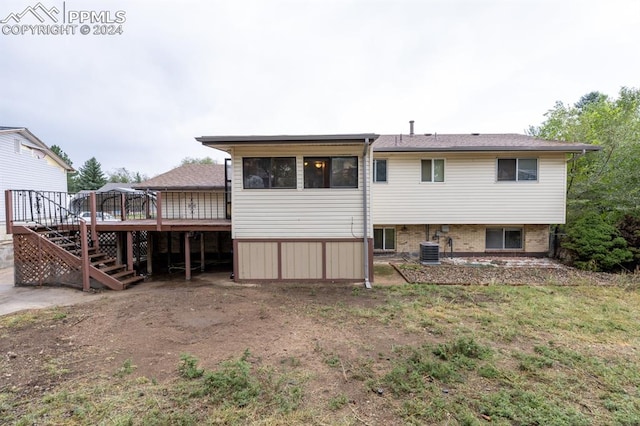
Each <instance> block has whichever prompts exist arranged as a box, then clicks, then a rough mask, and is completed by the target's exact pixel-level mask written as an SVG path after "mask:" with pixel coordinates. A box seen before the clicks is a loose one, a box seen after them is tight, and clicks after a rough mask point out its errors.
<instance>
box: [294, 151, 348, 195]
mask: <svg viewBox="0 0 640 426" xmlns="http://www.w3.org/2000/svg"><path fill="white" fill-rule="evenodd" d="M304 187H305V188H357V187H358V157H304Z"/></svg>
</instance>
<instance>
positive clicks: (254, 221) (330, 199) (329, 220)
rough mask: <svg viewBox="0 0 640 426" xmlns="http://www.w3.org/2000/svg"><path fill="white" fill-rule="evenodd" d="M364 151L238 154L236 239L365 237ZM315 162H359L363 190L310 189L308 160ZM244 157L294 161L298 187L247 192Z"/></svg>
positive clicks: (244, 149)
mask: <svg viewBox="0 0 640 426" xmlns="http://www.w3.org/2000/svg"><path fill="white" fill-rule="evenodd" d="M362 150H363V147H362V145H351V146H348V145H347V146H321V145H320V146H305V147H288V148H283V147H264V146H262V147H254V148H249V147H241V148H238V147H236V148H234V150H233V153H232V157H233V174H234V179H233V190H232V209H233V210H232V228H233V238H354V237H355V238H361V237H363V235H362V234H363V217H362V216H363V205H362V204H363V203H362V197H363V187H362V182H363V180H362V176H363V173H362V172H363V170H362ZM314 156H334V157H335V156H357V157H358V188H355V189H350V188H331V189H329V188H322V189H311V188H310V189H305V188H304V178H303V176H304V160H303V159H304V157H314ZM243 157H295V158H296V169H297V187H296V188H294V189H244V188H243V179H242V159H243ZM369 224H371V220H369ZM371 229H372V227H371V226H369V232H368V233H369V236H371V234H372V230H371Z"/></svg>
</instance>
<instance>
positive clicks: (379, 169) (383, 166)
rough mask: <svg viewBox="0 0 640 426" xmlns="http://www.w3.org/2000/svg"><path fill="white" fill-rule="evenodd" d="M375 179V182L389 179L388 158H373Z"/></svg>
mask: <svg viewBox="0 0 640 426" xmlns="http://www.w3.org/2000/svg"><path fill="white" fill-rule="evenodd" d="M373 181H374V182H386V181H387V160H382V159H377V158H376V159H374V160H373Z"/></svg>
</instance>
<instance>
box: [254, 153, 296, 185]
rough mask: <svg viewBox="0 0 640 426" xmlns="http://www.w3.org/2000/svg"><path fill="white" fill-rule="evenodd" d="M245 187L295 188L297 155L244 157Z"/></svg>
mask: <svg viewBox="0 0 640 426" xmlns="http://www.w3.org/2000/svg"><path fill="white" fill-rule="evenodd" d="M242 177H243V183H244V188H245V189H258V188H295V187H296V159H295V157H250V158H243V159H242Z"/></svg>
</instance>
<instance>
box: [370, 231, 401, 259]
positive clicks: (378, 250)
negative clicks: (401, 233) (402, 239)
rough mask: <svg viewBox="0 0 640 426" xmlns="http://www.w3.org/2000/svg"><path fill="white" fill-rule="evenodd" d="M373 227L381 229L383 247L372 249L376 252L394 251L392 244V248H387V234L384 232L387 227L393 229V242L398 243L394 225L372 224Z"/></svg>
mask: <svg viewBox="0 0 640 426" xmlns="http://www.w3.org/2000/svg"><path fill="white" fill-rule="evenodd" d="M373 229H374V230H375V229H381V230H382V247H383V248H378V249H375V248H374V250H375V251H376V252H378V253H382V252H395V251H396V247H395V246H394V247H393V248H387V244H386V240H387V234H386V232H385V231H386V230H387V229H392V230H393V239H394V242H395V243H396V244H397V243H398V233H397V232H396V227H395V226H374V227H373ZM374 245H375V241H374Z"/></svg>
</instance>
